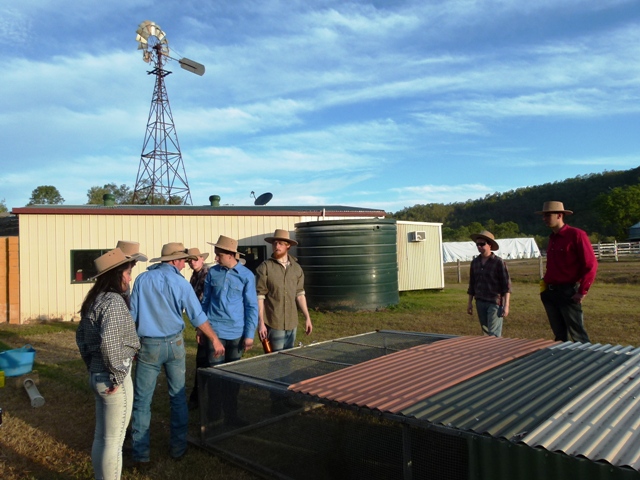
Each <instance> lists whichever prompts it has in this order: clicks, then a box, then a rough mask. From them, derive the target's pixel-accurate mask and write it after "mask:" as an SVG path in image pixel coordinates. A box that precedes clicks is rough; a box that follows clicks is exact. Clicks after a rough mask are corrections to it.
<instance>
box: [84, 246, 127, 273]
mask: <svg viewBox="0 0 640 480" xmlns="http://www.w3.org/2000/svg"><path fill="white" fill-rule="evenodd" d="M132 261H133V260H131V259H130V258H129V257H127V256H126V255H125V254H124V252H123V251H122V250H120V249H119V248H114V249H113V250H109V251H108V252H107V253H105V254H103V255H100V256H99V257H98V258H96V259H95V260H94V261H93V264H94V265H95V266H96V270H97V271H98V273H96V274H95V275H94V276H93V277H91V278H89V279H88V280H94V279H96V278H98V277H99V276H100V275H102V274H103V273H107V272H108V271H109V270H113V269H114V268H116V267H119V266H120V265H123V264H125V263H129V262H132Z"/></svg>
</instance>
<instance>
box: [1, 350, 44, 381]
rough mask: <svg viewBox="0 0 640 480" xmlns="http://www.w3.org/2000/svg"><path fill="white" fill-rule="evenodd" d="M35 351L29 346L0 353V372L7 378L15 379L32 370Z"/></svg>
mask: <svg viewBox="0 0 640 480" xmlns="http://www.w3.org/2000/svg"><path fill="white" fill-rule="evenodd" d="M35 358H36V351H35V349H34V348H33V347H32V346H31V345H25V346H24V347H22V348H15V349H13V350H5V351H4V352H0V370H4V374H5V376H7V377H17V376H19V375H24V374H25V373H29V372H30V371H31V370H32V369H33V361H34V360H35Z"/></svg>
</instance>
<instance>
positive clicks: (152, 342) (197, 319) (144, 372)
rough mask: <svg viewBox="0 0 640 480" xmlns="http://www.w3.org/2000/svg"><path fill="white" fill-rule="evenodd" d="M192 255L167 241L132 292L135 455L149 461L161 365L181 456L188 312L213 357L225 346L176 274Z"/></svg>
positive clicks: (173, 441) (175, 451)
mask: <svg viewBox="0 0 640 480" xmlns="http://www.w3.org/2000/svg"><path fill="white" fill-rule="evenodd" d="M190 257H191V256H190V255H189V254H188V251H187V250H186V249H185V248H184V245H183V244H182V243H168V244H166V245H164V246H163V247H162V255H161V256H160V257H159V258H153V259H151V260H150V261H151V262H162V263H159V264H157V265H152V266H150V267H149V268H148V269H147V271H146V272H144V273H142V274H140V275H139V276H138V278H137V279H136V281H135V284H134V286H133V292H132V293H131V316H132V317H133V320H134V321H135V323H136V328H137V332H138V336H139V337H140V345H141V347H140V351H139V353H138V362H137V366H136V374H135V382H134V398H133V421H132V428H131V430H132V446H133V460H134V462H137V463H148V462H149V461H150V448H149V424H150V423H151V401H152V399H153V392H154V390H155V387H156V380H157V378H158V374H159V373H160V369H161V368H164V371H165V374H166V377H167V385H168V388H169V400H170V405H171V438H170V442H169V444H170V452H169V453H170V455H171V456H172V457H173V458H176V459H179V458H181V457H182V456H183V455H184V454H185V452H186V449H187V426H188V421H189V411H188V409H187V397H186V394H185V369H186V365H185V357H186V353H185V348H184V340H183V338H182V330H183V329H184V327H185V325H184V320H183V318H182V313H183V312H186V314H187V316H188V317H189V321H190V322H191V324H192V325H193V326H194V327H196V328H198V330H199V331H200V332H201V333H202V334H204V335H205V336H206V337H207V338H208V339H209V341H210V345H211V356H212V357H219V356H222V355H224V346H223V345H222V343H221V342H220V340H219V339H218V337H217V336H216V334H215V332H214V331H213V329H212V328H211V325H210V324H209V322H207V316H206V315H205V314H204V312H203V311H202V307H201V306H200V302H199V301H198V297H196V294H195V293H194V291H193V289H192V288H191V285H190V284H189V282H188V281H187V280H186V279H185V278H184V277H183V276H182V275H181V274H180V271H181V270H182V269H183V268H184V265H185V261H186V259H187V258H190Z"/></svg>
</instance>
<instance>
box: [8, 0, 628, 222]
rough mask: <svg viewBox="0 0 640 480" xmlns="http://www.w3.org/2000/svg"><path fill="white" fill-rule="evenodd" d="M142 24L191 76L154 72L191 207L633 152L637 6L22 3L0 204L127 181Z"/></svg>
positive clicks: (519, 182)
mask: <svg viewBox="0 0 640 480" xmlns="http://www.w3.org/2000/svg"><path fill="white" fill-rule="evenodd" d="M143 20H152V21H154V22H156V23H157V24H158V25H160V27H161V28H162V29H163V30H164V31H165V32H166V34H167V38H168V39H169V46H170V48H171V49H172V56H174V57H176V58H182V57H187V58H190V59H193V60H196V61H198V62H200V63H202V64H204V65H205V66H206V69H207V71H206V73H205V75H204V76H203V77H199V76H196V75H193V74H190V73H188V72H187V71H185V70H182V69H180V68H179V66H178V64H177V62H170V63H169V64H168V65H167V67H166V68H167V69H168V70H171V71H172V72H173V73H172V74H171V75H169V76H168V77H167V79H166V87H167V92H168V96H169V100H170V104H171V108H172V112H173V117H174V121H175V125H176V131H177V134H178V138H179V141H180V146H181V150H182V155H183V160H184V164H185V169H186V173H187V177H188V181H189V186H190V189H191V196H192V199H193V204H195V205H204V204H207V203H208V197H209V195H211V194H218V195H220V196H221V197H222V201H221V203H222V204H233V205H252V204H253V199H252V198H251V196H250V192H251V191H255V192H256V195H259V194H260V193H263V192H272V193H273V195H274V198H273V200H272V201H271V203H270V205H319V204H327V205H329V204H331V205H336V204H342V205H351V206H359V207H371V208H380V209H384V210H386V211H389V212H396V211H398V210H400V209H402V208H404V207H409V206H413V205H415V204H419V203H420V204H424V203H432V202H436V203H450V202H456V201H465V200H467V199H475V198H481V197H483V196H485V195H487V194H491V193H494V192H504V191H508V190H512V189H515V188H519V187H525V186H531V185H539V184H543V183H547V182H554V181H557V180H563V179H565V178H570V177H575V176H577V175H585V174H589V173H600V172H603V171H605V170H626V169H630V168H634V167H637V166H638V165H639V164H640V162H639V160H640V135H639V133H640V2H638V1H637V0H589V1H587V0H535V1H530V2H527V1H524V0H475V1H473V0H442V1H434V0H393V1H391V0H389V1H382V0H378V1H376V0H374V1H346V0H335V1H333V0H319V1H312V0H282V1H275V0H259V1H258V0H256V1H254V0H250V1H238V2H235V1H215V0H211V1H207V2H202V1H198V2H196V1H191V0H182V1H180V2H176V1H165V0H155V1H147V0H126V1H124V0H111V1H109V2H103V1H100V2H96V1H93V0H83V1H76V0H65V1H62V0H55V1H54V0H22V1H21V2H11V3H10V4H8V5H7V4H6V2H5V3H4V4H3V5H2V6H0V58H1V59H2V75H1V76H0V127H1V129H2V133H1V134H0V135H1V136H0V138H2V142H1V144H2V149H1V153H0V162H1V163H0V167H1V169H0V171H1V173H0V177H1V178H2V182H1V183H0V199H4V200H5V202H6V205H7V207H9V208H12V207H20V206H23V205H25V204H26V203H27V201H28V200H29V197H30V195H31V191H32V190H33V189H34V188H36V187H37V186H39V185H54V186H56V187H57V188H58V190H59V191H60V193H61V194H62V196H63V197H64V198H65V204H66V205H77V204H84V203H86V201H87V195H86V194H87V190H88V189H89V188H90V187H92V186H96V185H103V184H105V183H111V182H114V183H116V184H118V185H120V184H123V183H124V184H127V185H129V186H131V187H133V186H134V184H135V179H136V174H137V172H138V166H139V163H140V154H141V150H142V142H143V139H144V134H145V127H146V123H147V118H148V115H149V106H150V103H151V96H152V93H153V79H154V77H152V76H149V75H147V73H146V72H147V71H148V70H149V65H148V64H146V63H144V62H143V61H142V55H141V53H140V52H139V51H138V50H137V43H136V41H135V31H136V28H137V27H138V24H139V23H140V22H142V21H143ZM557 197H558V199H559V200H562V194H561V192H559V193H558V195H557Z"/></svg>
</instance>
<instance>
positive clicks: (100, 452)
mask: <svg viewBox="0 0 640 480" xmlns="http://www.w3.org/2000/svg"><path fill="white" fill-rule="evenodd" d="M89 386H90V387H91V390H93V394H94V396H95V399H96V430H95V433H94V436H93V447H92V448H91V462H92V463H93V472H94V475H95V478H96V479H119V478H120V474H121V473H122V444H123V443H124V436H125V433H126V431H127V425H129V420H130V419H131V408H132V406H133V383H132V381H131V371H129V375H127V376H126V377H125V378H124V381H123V383H122V385H120V386H119V387H118V390H116V391H115V393H111V394H106V393H105V390H107V389H108V388H111V387H112V386H113V382H111V380H110V378H109V372H100V373H91V374H90V375H89Z"/></svg>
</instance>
